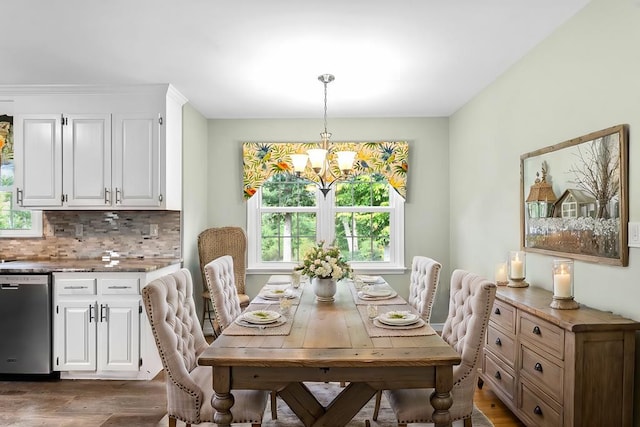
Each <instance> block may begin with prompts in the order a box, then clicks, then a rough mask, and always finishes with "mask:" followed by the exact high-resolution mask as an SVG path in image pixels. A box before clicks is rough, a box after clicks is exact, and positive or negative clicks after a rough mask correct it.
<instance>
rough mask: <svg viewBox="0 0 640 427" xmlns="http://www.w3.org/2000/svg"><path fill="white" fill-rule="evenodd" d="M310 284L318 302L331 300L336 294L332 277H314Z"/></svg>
mask: <svg viewBox="0 0 640 427" xmlns="http://www.w3.org/2000/svg"><path fill="white" fill-rule="evenodd" d="M311 284H312V285H313V292H314V293H315V294H316V299H317V300H318V301H319V302H333V300H334V298H333V296H334V295H335V294H336V281H335V280H334V279H320V278H318V277H314V278H313V280H312V281H311Z"/></svg>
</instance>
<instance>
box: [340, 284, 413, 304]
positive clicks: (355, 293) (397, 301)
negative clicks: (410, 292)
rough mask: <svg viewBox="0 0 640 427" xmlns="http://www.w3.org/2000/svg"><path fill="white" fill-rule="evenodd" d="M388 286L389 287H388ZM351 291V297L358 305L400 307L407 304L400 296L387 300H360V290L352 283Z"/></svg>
mask: <svg viewBox="0 0 640 427" xmlns="http://www.w3.org/2000/svg"><path fill="white" fill-rule="evenodd" d="M387 286H388V285H387ZM349 290H350V291H351V296H353V301H355V303H356V305H369V304H373V305H399V304H406V301H405V300H404V299H402V297H401V296H400V295H396V296H395V297H393V298H387V299H367V300H363V299H360V298H358V289H356V285H355V284H354V283H353V282H351V283H349Z"/></svg>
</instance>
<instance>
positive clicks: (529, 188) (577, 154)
mask: <svg viewBox="0 0 640 427" xmlns="http://www.w3.org/2000/svg"><path fill="white" fill-rule="evenodd" d="M628 199H629V195H628V125H625V124H622V125H617V126H612V127H609V128H607V129H602V130H599V131H596V132H592V133H589V134H587V135H583V136H580V137H577V138H574V139H571V140H569V141H565V142H562V143H559V144H555V145H550V146H548V147H544V148H541V149H539V150H535V151H532V152H529V153H525V154H522V155H521V156H520V231H521V232H520V242H521V248H522V249H523V250H524V251H527V252H536V253H541V254H546V255H552V256H556V257H564V258H571V259H576V260H582V261H587V262H595V263H602V264H609V265H617V266H625V267H626V266H627V265H628V263H629V247H628V244H627V237H628V236H627V228H628V221H629V206H628Z"/></svg>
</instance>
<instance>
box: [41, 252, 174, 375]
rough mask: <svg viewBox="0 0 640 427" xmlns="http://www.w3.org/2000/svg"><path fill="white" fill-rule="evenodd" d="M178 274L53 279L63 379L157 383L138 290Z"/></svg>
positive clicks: (57, 359)
mask: <svg viewBox="0 0 640 427" xmlns="http://www.w3.org/2000/svg"><path fill="white" fill-rule="evenodd" d="M177 269H179V264H175V265H171V266H169V267H165V268H162V269H159V270H156V271H154V272H152V273H128V272H122V273H121V272H117V273H85V272H82V273H54V274H53V286H54V301H53V304H54V309H53V313H54V319H53V330H54V335H53V343H54V344H53V347H54V348H53V366H54V370H56V371H61V378H119V379H150V378H153V377H154V376H155V375H156V374H157V373H158V372H159V371H160V370H161V369H162V363H161V361H160V358H159V356H158V353H157V350H156V346H155V342H154V340H153V335H152V333H151V328H150V326H149V322H148V320H147V317H146V313H145V312H144V309H143V307H142V302H141V294H140V290H141V289H142V287H144V285H145V284H147V283H148V282H150V281H151V280H154V279H155V278H157V277H160V276H162V275H164V274H167V273H169V272H172V271H175V270H177Z"/></svg>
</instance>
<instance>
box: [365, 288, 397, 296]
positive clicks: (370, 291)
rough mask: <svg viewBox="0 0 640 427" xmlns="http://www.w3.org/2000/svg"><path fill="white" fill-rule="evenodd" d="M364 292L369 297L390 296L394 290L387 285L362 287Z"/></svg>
mask: <svg viewBox="0 0 640 427" xmlns="http://www.w3.org/2000/svg"><path fill="white" fill-rule="evenodd" d="M362 293H363V294H364V295H366V296H369V297H388V296H389V295H391V294H392V293H393V291H392V290H391V289H389V288H387V287H385V288H369V287H367V288H362Z"/></svg>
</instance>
